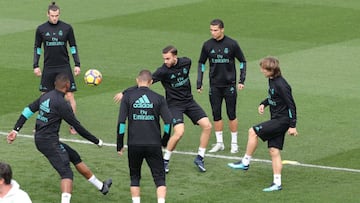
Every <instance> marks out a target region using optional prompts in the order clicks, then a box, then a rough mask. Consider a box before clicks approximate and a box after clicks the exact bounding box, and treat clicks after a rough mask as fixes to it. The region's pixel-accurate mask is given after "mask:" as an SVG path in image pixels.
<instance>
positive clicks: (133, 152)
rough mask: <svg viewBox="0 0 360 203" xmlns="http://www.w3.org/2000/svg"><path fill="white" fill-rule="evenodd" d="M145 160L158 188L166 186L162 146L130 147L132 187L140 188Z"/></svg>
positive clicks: (129, 160) (129, 158) (129, 159)
mask: <svg viewBox="0 0 360 203" xmlns="http://www.w3.org/2000/svg"><path fill="white" fill-rule="evenodd" d="M144 159H145V161H146V163H147V165H148V166H149V168H150V170H151V174H152V177H153V179H154V182H155V185H156V187H159V186H165V185H166V184H165V171H164V160H163V154H162V150H161V146H131V145H130V146H128V162H129V169H130V181H131V183H130V186H140V179H141V166H142V163H143V160H144Z"/></svg>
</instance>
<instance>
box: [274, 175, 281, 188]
mask: <svg viewBox="0 0 360 203" xmlns="http://www.w3.org/2000/svg"><path fill="white" fill-rule="evenodd" d="M274 183H275V185H277V186H280V185H281V174H274Z"/></svg>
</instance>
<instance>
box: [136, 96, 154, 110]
mask: <svg viewBox="0 0 360 203" xmlns="http://www.w3.org/2000/svg"><path fill="white" fill-rule="evenodd" d="M133 107H134V108H142V109H151V108H153V107H154V104H153V103H150V100H149V98H148V97H147V96H146V95H145V94H144V95H143V96H141V97H140V98H139V99H137V100H136V101H135V103H134V104H133Z"/></svg>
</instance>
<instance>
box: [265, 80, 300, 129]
mask: <svg viewBox="0 0 360 203" xmlns="http://www.w3.org/2000/svg"><path fill="white" fill-rule="evenodd" d="M260 104H263V105H264V106H270V115H271V119H274V118H281V117H288V118H289V120H290V124H289V127H292V128H295V127H296V105H295V102H294V98H293V96H292V92H291V87H290V85H289V84H288V83H287V81H286V80H285V79H284V78H283V77H282V76H279V77H276V78H273V79H269V91H268V97H267V98H266V99H265V100H263V101H262V102H261V103H260Z"/></svg>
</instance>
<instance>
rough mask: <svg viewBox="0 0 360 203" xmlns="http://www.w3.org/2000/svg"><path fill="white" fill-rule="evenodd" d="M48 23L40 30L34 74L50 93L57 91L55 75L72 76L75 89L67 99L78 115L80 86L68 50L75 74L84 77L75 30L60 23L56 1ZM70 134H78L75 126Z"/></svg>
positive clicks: (72, 85)
mask: <svg viewBox="0 0 360 203" xmlns="http://www.w3.org/2000/svg"><path fill="white" fill-rule="evenodd" d="M47 16H48V21H47V22H46V23H44V24H42V25H40V26H38V27H37V29H36V33H35V46H34V64H33V69H34V74H35V75H36V76H37V77H40V76H41V82H40V86H39V90H40V91H41V92H42V93H44V92H49V91H50V90H52V89H54V81H55V76H56V75H57V74H59V73H66V74H68V75H69V78H70V82H71V86H70V90H69V91H68V92H67V93H66V98H67V100H68V101H69V102H70V104H71V107H72V109H73V112H74V113H75V112H76V101H75V97H74V92H75V91H76V90H77V89H76V84H75V81H74V76H73V74H72V72H71V67H70V61H69V54H68V47H67V45H68V44H69V45H70V53H71V54H72V56H73V59H74V62H75V67H74V75H75V76H77V75H79V74H80V59H79V53H78V49H77V46H76V41H75V35H74V30H73V28H72V27H71V25H69V24H67V23H65V22H63V21H60V20H59V17H60V7H59V6H58V5H56V4H55V2H52V3H51V4H50V5H49V6H48V12H47ZM42 45H43V47H44V65H43V71H42V72H41V69H40V67H39V59H40V55H41V52H42V49H41V46H42ZM70 133H71V134H76V131H75V130H74V128H73V127H71V126H70Z"/></svg>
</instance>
